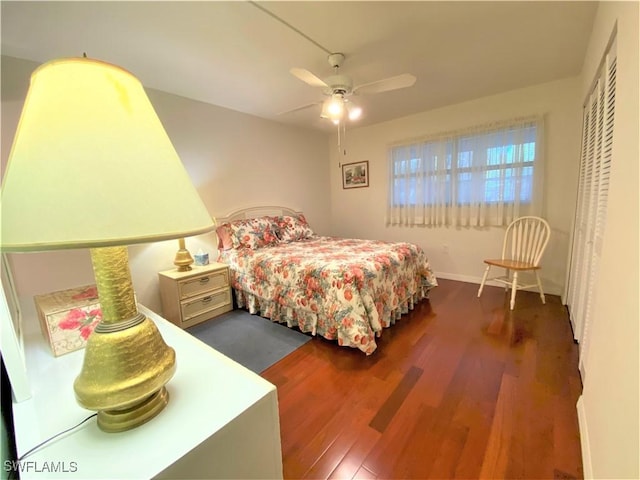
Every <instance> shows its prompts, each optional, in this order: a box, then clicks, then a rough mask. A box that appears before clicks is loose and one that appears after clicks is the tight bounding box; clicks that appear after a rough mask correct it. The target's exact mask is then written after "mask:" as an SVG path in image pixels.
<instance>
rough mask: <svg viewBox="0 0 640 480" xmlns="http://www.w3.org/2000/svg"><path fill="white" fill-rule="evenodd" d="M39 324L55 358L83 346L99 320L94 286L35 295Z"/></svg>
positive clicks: (98, 307) (98, 303)
mask: <svg viewBox="0 0 640 480" xmlns="http://www.w3.org/2000/svg"><path fill="white" fill-rule="evenodd" d="M34 300H35V303H36V309H37V311H38V317H39V318H40V327H41V328H42V333H43V335H44V336H45V337H46V338H47V340H48V341H49V345H50V346H51V350H52V351H53V354H54V355H55V356H56V357H59V356H60V355H64V354H65V353H69V352H73V351H74V350H78V349H80V348H84V346H85V345H86V344H87V338H89V335H90V334H91V332H93V329H94V328H95V327H96V325H98V322H100V320H101V319H102V311H101V310H100V302H99V300H98V290H97V289H96V286H95V285H86V286H84V287H77V288H72V289H70V290H63V291H60V292H53V293H48V294H46V295H36V296H35V297H34Z"/></svg>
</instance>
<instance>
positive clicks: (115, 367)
mask: <svg viewBox="0 0 640 480" xmlns="http://www.w3.org/2000/svg"><path fill="white" fill-rule="evenodd" d="M91 259H92V262H93V269H94V274H95V277H96V285H97V287H98V295H99V297H100V307H101V309H102V321H101V322H100V323H99V324H98V325H97V327H96V328H95V330H94V331H93V333H92V334H91V335H90V336H89V338H88V340H87V345H86V348H85V354H84V362H83V364H82V371H81V372H80V375H78V377H77V378H76V380H75V382H74V384H73V387H74V390H75V394H76V399H77V401H78V403H79V404H80V405H81V406H82V407H84V408H87V409H89V410H96V411H98V426H99V427H100V428H101V429H102V430H104V431H105V432H121V431H123V430H129V429H132V428H135V427H137V426H139V425H142V424H143V423H145V422H147V421H149V420H151V419H152V418H153V417H155V416H156V415H157V414H158V413H160V412H161V411H162V409H163V408H164V407H165V406H166V405H167V403H168V402H169V394H168V392H167V390H166V389H165V387H164V385H165V384H166V383H167V382H168V381H169V380H170V379H171V377H172V376H173V374H174V373H175V370H176V356H175V351H174V350H173V348H171V347H169V346H167V344H166V343H165V342H164V340H163V338H162V336H161V335H160V332H159V331H158V328H157V327H156V325H155V323H154V322H153V321H151V320H150V319H148V318H147V317H145V316H144V315H142V314H140V313H138V307H137V305H136V303H135V296H134V293H133V286H132V284H131V273H130V271H129V263H128V255H127V249H126V247H105V248H94V249H92V250H91Z"/></svg>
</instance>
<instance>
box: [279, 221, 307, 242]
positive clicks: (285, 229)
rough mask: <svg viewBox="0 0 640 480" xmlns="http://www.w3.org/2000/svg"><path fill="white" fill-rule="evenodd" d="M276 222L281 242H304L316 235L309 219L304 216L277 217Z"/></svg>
mask: <svg viewBox="0 0 640 480" xmlns="http://www.w3.org/2000/svg"><path fill="white" fill-rule="evenodd" d="M275 221H276V224H277V226H278V237H279V238H280V241H281V242H295V241H296V240H303V239H305V238H309V237H312V236H313V235H314V233H313V230H311V227H310V226H309V223H308V222H307V219H306V218H304V215H302V214H300V215H298V216H297V217H292V216H290V215H283V216H281V217H276V218H275Z"/></svg>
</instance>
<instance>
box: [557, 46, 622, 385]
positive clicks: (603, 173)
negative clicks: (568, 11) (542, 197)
mask: <svg viewBox="0 0 640 480" xmlns="http://www.w3.org/2000/svg"><path fill="white" fill-rule="evenodd" d="M615 87H616V56H615V42H614V43H613V45H612V47H611V48H610V49H609V52H608V54H607V56H606V57H605V62H604V66H603V71H602V73H601V75H600V77H599V78H598V80H597V82H596V85H595V87H594V90H593V92H592V93H591V95H590V97H589V99H588V100H587V103H586V104H585V107H584V119H583V130H582V153H581V158H580V176H579V186H578V202H577V208H576V218H575V227H574V232H573V248H572V256H571V268H570V273H569V289H568V296H567V306H568V307H569V316H570V318H571V323H572V325H573V332H574V336H575V339H576V340H577V341H578V343H579V344H580V371H581V373H582V377H583V380H584V378H585V376H586V370H587V369H586V359H587V354H588V350H589V335H590V332H591V327H592V322H593V319H592V318H591V312H592V308H593V305H594V302H595V299H596V298H597V293H598V292H597V291H596V290H597V289H596V281H597V278H598V271H599V263H600V255H601V252H602V241H603V234H604V228H605V224H606V219H607V218H606V217H607V198H608V195H609V176H610V173H611V163H612V146H613V123H614V107H615ZM603 321H604V320H603Z"/></svg>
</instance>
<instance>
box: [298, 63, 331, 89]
mask: <svg viewBox="0 0 640 480" xmlns="http://www.w3.org/2000/svg"><path fill="white" fill-rule="evenodd" d="M289 72H291V74H292V75H293V76H295V77H298V78H299V79H300V80H302V81H303V82H305V83H307V84H309V85H311V86H312V87H327V86H328V85H327V84H326V83H324V82H323V81H322V80H320V79H319V78H318V77H316V76H315V75H314V74H313V73H311V72H310V71H309V70H305V69H304V68H292V69H291V70H289Z"/></svg>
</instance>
